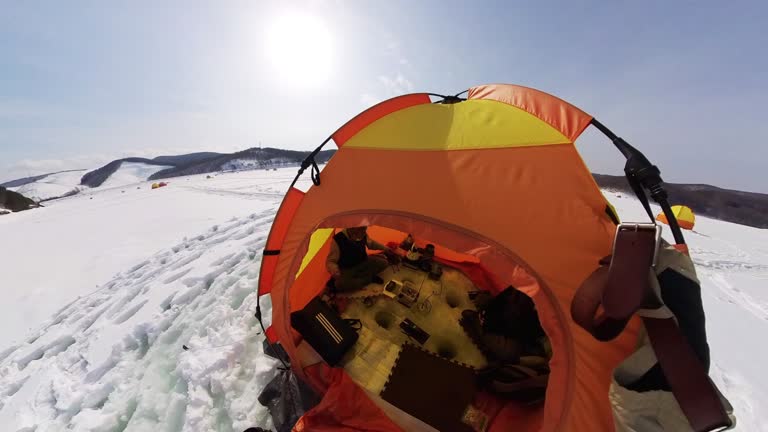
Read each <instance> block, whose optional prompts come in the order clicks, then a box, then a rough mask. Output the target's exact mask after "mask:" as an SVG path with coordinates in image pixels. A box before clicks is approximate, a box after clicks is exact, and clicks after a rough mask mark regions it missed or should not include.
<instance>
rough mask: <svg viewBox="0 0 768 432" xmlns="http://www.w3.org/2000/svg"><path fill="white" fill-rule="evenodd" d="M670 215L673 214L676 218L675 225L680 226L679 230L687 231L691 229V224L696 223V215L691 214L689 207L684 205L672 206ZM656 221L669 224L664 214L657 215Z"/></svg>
mask: <svg viewBox="0 0 768 432" xmlns="http://www.w3.org/2000/svg"><path fill="white" fill-rule="evenodd" d="M672 213H674V215H675V217H676V218H677V223H678V224H679V225H680V228H684V229H688V230H692V229H693V224H694V223H696V215H694V214H693V210H691V208H690V207H687V206H684V205H676V206H672ZM656 220H657V221H659V222H663V223H665V224H669V222H668V221H667V216H666V215H665V214H664V213H659V215H658V216H656Z"/></svg>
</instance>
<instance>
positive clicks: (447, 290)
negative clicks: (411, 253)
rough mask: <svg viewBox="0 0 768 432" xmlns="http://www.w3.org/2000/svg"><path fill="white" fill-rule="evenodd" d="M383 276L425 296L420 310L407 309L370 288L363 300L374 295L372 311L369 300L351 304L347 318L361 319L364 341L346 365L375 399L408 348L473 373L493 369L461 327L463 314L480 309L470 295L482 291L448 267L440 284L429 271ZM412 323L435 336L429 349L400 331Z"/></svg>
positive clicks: (398, 271) (403, 270) (400, 271)
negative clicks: (403, 348)
mask: <svg viewBox="0 0 768 432" xmlns="http://www.w3.org/2000/svg"><path fill="white" fill-rule="evenodd" d="M380 276H381V277H382V279H384V286H386V284H387V283H388V282H389V281H390V280H396V281H401V282H402V281H410V282H411V284H412V285H413V286H414V287H415V288H416V289H417V290H418V291H420V295H419V298H418V300H417V302H416V303H415V304H413V305H412V306H411V307H407V306H405V305H403V304H401V303H399V302H398V301H397V300H396V299H393V298H390V297H387V296H385V295H383V294H381V291H382V290H383V287H382V286H381V285H378V290H376V288H375V286H372V285H369V286H368V287H367V288H366V289H365V290H364V292H363V293H361V295H369V294H372V295H373V297H368V298H370V299H371V300H372V301H373V304H372V305H370V303H369V305H365V304H364V302H363V298H352V299H350V302H349V304H348V306H347V308H346V309H345V311H344V312H343V314H342V315H343V317H344V318H354V319H359V320H360V322H361V323H362V329H361V330H360V338H359V340H358V341H357V343H356V344H355V346H354V347H353V349H351V350H350V352H348V353H347V355H346V356H345V358H344V361H343V362H342V364H343V367H344V369H345V370H346V371H347V373H348V374H349V375H350V377H351V378H352V379H353V380H355V381H356V382H357V383H358V384H359V385H361V386H362V387H364V388H365V389H366V390H368V391H370V392H371V393H374V394H378V393H380V392H381V390H382V389H383V388H384V385H385V384H386V382H387V380H388V379H389V375H390V372H391V370H392V367H393V366H394V365H395V362H396V361H397V357H398V354H399V352H400V349H401V346H402V345H403V344H404V343H405V342H411V343H413V344H415V345H418V346H421V347H423V348H424V349H425V350H427V351H430V352H432V353H435V354H438V355H440V356H441V357H444V358H446V359H450V360H453V361H456V362H459V363H463V364H465V365H467V366H470V367H473V368H477V369H479V368H483V367H485V366H486V365H487V363H486V360H485V357H484V356H483V354H482V353H481V352H480V350H479V349H478V348H477V346H475V345H474V344H473V343H472V340H471V339H470V338H469V337H468V336H467V335H466V334H465V333H464V331H463V330H462V328H461V326H460V325H459V318H460V317H461V312H462V311H463V310H465V309H475V307H474V304H473V303H472V301H471V300H470V299H469V297H468V295H467V293H468V292H470V291H474V290H477V288H476V287H475V286H474V285H473V284H472V282H471V281H470V280H469V279H468V278H467V277H466V276H465V275H464V274H463V273H462V272H461V271H459V270H456V269H453V268H450V267H447V266H443V274H442V277H441V278H440V280H439V281H434V280H431V279H429V278H428V277H427V273H425V272H423V271H420V270H415V269H412V268H409V267H406V266H400V267H399V268H398V269H396V268H393V267H390V268H388V269H387V270H385V271H384V272H382V273H381V274H380ZM377 293H378V295H377ZM406 318H408V319H410V320H411V321H413V322H414V323H416V325H418V326H419V327H421V328H422V329H423V330H424V331H425V332H427V333H428V334H429V339H428V340H427V341H426V343H424V344H423V345H420V344H418V342H416V341H415V340H413V338H411V337H409V336H408V335H406V334H405V333H404V332H403V331H402V330H401V329H400V323H401V322H402V321H403V320H404V319H406Z"/></svg>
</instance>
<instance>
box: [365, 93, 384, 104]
mask: <svg viewBox="0 0 768 432" xmlns="http://www.w3.org/2000/svg"><path fill="white" fill-rule="evenodd" d="M382 100H383V99H382V98H380V97H376V96H374V95H372V94H369V93H363V94H361V95H360V103H362V104H363V106H365V107H371V106H374V105H376V104H377V103H379V102H381V101H382Z"/></svg>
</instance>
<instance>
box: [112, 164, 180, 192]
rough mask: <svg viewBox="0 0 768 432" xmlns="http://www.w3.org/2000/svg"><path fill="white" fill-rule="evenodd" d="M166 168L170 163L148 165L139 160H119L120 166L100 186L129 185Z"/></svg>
mask: <svg viewBox="0 0 768 432" xmlns="http://www.w3.org/2000/svg"><path fill="white" fill-rule="evenodd" d="M167 168H173V167H172V166H170V165H167V166H166V165H150V164H145V163H140V162H121V163H120V167H119V168H118V169H117V171H115V172H114V173H112V175H111V176H109V178H108V179H107V181H105V182H104V183H102V184H101V186H99V187H101V188H111V187H120V186H126V185H131V184H134V183H139V182H143V181H146V180H147V179H148V178H149V176H151V175H152V174H154V173H156V172H158V171H162V170H164V169H167Z"/></svg>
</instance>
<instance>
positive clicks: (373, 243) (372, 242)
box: [367, 237, 389, 251]
mask: <svg viewBox="0 0 768 432" xmlns="http://www.w3.org/2000/svg"><path fill="white" fill-rule="evenodd" d="M367 238H368V241H367V246H368V249H370V250H380V251H388V250H389V248H388V247H386V246H384V245H383V244H381V243H379V242H377V241H376V240H374V239H372V238H370V237H367Z"/></svg>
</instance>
